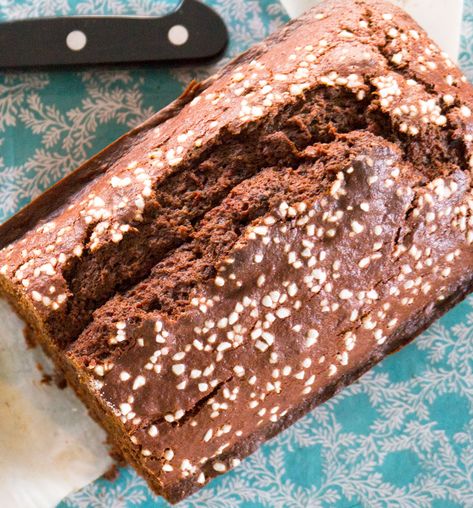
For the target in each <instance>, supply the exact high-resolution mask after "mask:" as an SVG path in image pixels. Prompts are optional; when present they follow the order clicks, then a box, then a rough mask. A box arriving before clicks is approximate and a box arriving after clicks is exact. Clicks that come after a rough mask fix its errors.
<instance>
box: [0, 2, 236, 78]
mask: <svg viewBox="0 0 473 508" xmlns="http://www.w3.org/2000/svg"><path fill="white" fill-rule="evenodd" d="M227 42H228V32H227V28H226V26H225V23H224V22H223V20H222V19H221V17H220V16H219V15H218V14H217V13H216V12H215V11H214V10H213V9H211V8H210V7H208V6H207V5H205V4H203V3H201V2H198V1H197V0H183V1H182V3H181V4H180V5H179V7H178V8H177V9H176V10H175V11H174V12H171V13H170V14H167V15H165V16H161V17H156V16H150V17H146V16H69V17H67V16H65V17H45V18H34V19H24V20H18V21H9V22H5V23H0V67H3V68H9V67H30V66H56V65H77V64H97V63H123V62H145V61H174V60H189V59H203V58H210V57H213V56H216V55H217V54H219V53H220V52H221V51H223V49H224V48H225V46H226V44H227Z"/></svg>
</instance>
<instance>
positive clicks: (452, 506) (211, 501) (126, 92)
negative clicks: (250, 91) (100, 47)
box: [0, 0, 473, 508]
mask: <svg viewBox="0 0 473 508" xmlns="http://www.w3.org/2000/svg"><path fill="white" fill-rule="evenodd" d="M206 1H207V3H208V4H210V5H213V6H214V7H215V8H216V9H217V10H218V11H219V12H220V13H221V14H222V16H223V17H224V18H225V20H226V22H227V24H228V26H229V29H230V35H231V44H230V46H229V48H228V51H227V53H226V55H225V56H224V57H223V59H222V60H220V61H219V62H216V63H213V64H212V65H210V66H209V65H206V66H198V67H178V66H167V67H163V66H146V67H144V66H139V67H138V66H135V67H133V68H131V67H130V68H127V67H115V68H101V69H99V68H93V69H92V68H90V69H88V68H84V69H76V70H68V71H54V72H47V73H46V72H41V71H38V72H27V73H19V72H7V73H5V72H3V73H0V222H2V221H3V220H6V219H7V218H8V217H9V216H11V215H12V214H13V213H15V212H16V211H17V210H18V209H19V208H21V207H22V206H23V205H25V204H26V203H28V202H29V201H30V200H31V199H32V198H34V197H35V196H36V195H38V194H39V193H41V192H42V191H43V190H44V189H46V188H48V187H49V186H50V185H52V184H53V183H54V182H55V181H57V180H58V179H59V178H61V177H62V176H63V175H65V174H67V173H68V172H69V171H71V170H73V169H74V168H75V167H76V166H78V165H79V164H80V163H81V162H82V161H84V160H85V159H87V158H88V157H89V156H91V155H92V154H94V153H95V152H96V151H98V150H99V149H100V148H102V147H104V146H105V145H106V144H107V143H108V142H110V141H112V140H113V139H115V138H116V137H117V136H118V135H120V134H122V133H123V132H125V131H126V130H128V129H129V128H130V127H132V126H134V125H136V124H137V123H139V122H140V121H141V120H143V119H145V118H146V117H148V116H150V115H151V113H152V112H153V111H156V110H158V109H159V108H161V107H162V106H164V105H165V104H167V103H168V102H170V101H171V100H172V99H173V98H175V97H176V96H177V95H178V94H179V92H180V91H181V90H182V89H183V87H184V86H185V84H186V83H187V82H188V81H189V80H190V79H192V78H197V79H199V78H202V77H204V76H206V75H208V74H209V73H211V72H212V70H213V68H215V66H219V65H222V63H223V62H224V61H225V60H227V59H228V58H230V57H231V56H232V55H234V54H237V53H239V52H240V51H242V50H243V49H245V48H246V47H248V46H250V45H251V44H252V43H253V42H254V41H256V40H259V39H262V38H263V37H265V36H266V35H267V34H269V33H270V32H272V31H273V30H275V29H276V28H277V27H278V26H280V25H281V24H282V23H283V22H284V21H285V20H286V16H285V13H284V11H283V9H282V7H281V6H280V4H279V3H278V2H277V0H206ZM175 6H176V2H172V1H170V0H168V1H159V0H20V1H18V0H0V18H1V19H13V18H24V17H30V16H38V15H42V16H45V15H59V14H72V13H78V14H97V13H103V14H107V13H115V14H163V13H164V12H166V11H169V10H172V9H173V8H175ZM460 63H461V65H462V67H463V69H464V70H465V72H466V73H467V75H469V76H470V78H472V79H473V0H466V4H465V18H464V34H463V37H462V49H461V56H460ZM472 429H473V298H470V299H469V300H467V301H465V302H463V303H461V304H460V305H458V306H457V307H456V308H455V309H454V310H453V311H451V312H450V313H449V314H448V315H447V316H445V317H444V318H443V319H441V320H440V321H439V322H437V323H435V324H434V325H433V326H432V327H431V328H430V329H429V330H428V331H427V332H426V333H424V334H423V335H422V336H421V337H420V338H419V339H417V340H416V341H415V343H413V344H411V345H410V346H408V347H407V348H405V349H404V350H402V351H401V352H399V353H397V354H396V355H394V356H391V357H389V358H387V359H386V360H385V361H384V362H382V364H381V365H379V366H378V367H376V368H375V369H374V370H373V371H371V372H370V373H368V374H366V375H365V376H364V377H363V378H362V379H361V380H360V381H359V382H358V383H355V384H354V385H352V386H351V387H349V388H348V389H346V390H345V391H343V392H342V393H341V394H339V395H338V396H337V397H335V398H334V399H332V400H331V401H329V402H328V403H326V404H324V405H323V406H322V407H320V408H318V409H316V410H315V411H313V412H312V413H311V414H309V415H308V416H306V417H305V418H303V419H302V420H301V421H299V422H298V423H297V424H296V425H294V426H293V427H292V428H290V429H288V430H287V431H285V432H284V433H282V434H281V435H280V436H279V437H277V438H276V439H274V440H272V441H271V442H269V443H267V444H266V445H264V446H263V447H262V448H261V449H260V450H259V451H258V452H257V453H255V454H254V455H253V456H251V457H250V458H248V459H247V460H245V461H243V463H242V464H241V465H240V466H239V467H238V468H236V469H235V470H234V471H232V472H230V473H228V474H226V475H224V476H222V477H220V478H218V479H217V480H215V481H214V482H212V483H211V484H210V485H208V486H207V487H205V488H204V489H202V490H201V491H200V492H198V493H197V494H195V495H193V496H192V497H190V498H189V499H188V500H186V501H184V502H182V503H181V504H180V505H179V506H180V507H182V508H184V507H185V508H204V507H205V508H237V507H238V508H259V507H269V508H272V507H275V508H302V507H314V508H315V507H336V508H349V507H358V506H360V507H370V508H371V507H373V508H377V507H380V508H384V507H399V508H423V507H425V508H427V507H433V508H460V507H473V430H472ZM0 504H1V503H0ZM165 506H167V504H166V503H165V502H164V501H163V500H162V499H158V498H156V497H155V496H154V495H153V494H152V493H151V492H150V491H149V489H148V488H147V487H146V485H145V483H144V482H143V481H142V480H141V479H140V478H139V477H138V476H137V475H136V474H135V473H134V472H133V471H132V470H131V469H129V468H124V469H121V470H120V474H119V476H118V478H117V479H116V480H115V481H113V482H109V481H107V480H103V479H100V480H98V481H96V482H94V483H93V484H91V485H89V486H87V487H86V488H84V489H82V490H81V491H79V492H77V493H74V494H72V495H71V496H70V497H68V498H67V499H65V500H64V501H63V502H62V503H60V505H59V507H58V508H135V507H136V508H150V507H157V508H159V507H165Z"/></svg>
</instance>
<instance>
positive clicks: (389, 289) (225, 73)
mask: <svg viewBox="0 0 473 508" xmlns="http://www.w3.org/2000/svg"><path fill="white" fill-rule="evenodd" d="M472 107H473V96H472V88H471V86H470V85H469V84H468V83H467V82H466V79H465V78H464V76H462V74H461V73H460V71H459V70H458V69H457V68H456V67H455V66H454V65H453V63H452V62H451V61H450V60H449V58H448V56H447V55H445V54H444V53H442V52H441V51H440V50H439V49H438V48H437V47H436V46H435V44H434V43H432V41H431V40H430V39H428V37H427V36H426V34H425V33H424V32H423V31H422V29H420V28H419V27H418V26H417V25H416V24H415V23H414V22H413V21H412V19H411V18H410V17H409V16H408V15H407V14H405V13H404V12H402V11H401V10H399V9H398V8H396V7H394V6H392V5H391V4H388V3H384V2H378V1H374V0H354V1H352V2H346V1H344V0H343V1H342V0H332V1H329V2H326V3H324V4H322V5H320V6H318V7H316V8H314V9H313V10H311V11H309V12H308V13H307V14H306V15H304V16H303V17H301V18H300V19H298V20H296V21H293V22H291V23H289V24H288V25H287V26H286V27H285V28H283V29H282V30H281V31H279V32H278V33H276V34H274V35H273V36H271V37H270V38H269V39H267V40H266V41H264V42H263V43H261V44H259V45H257V46H255V47H254V48H252V49H251V50H249V51H248V52H246V53H244V54H243V55H241V56H240V57H239V58H237V59H236V60H234V61H233V62H231V63H230V64H229V65H228V66H226V67H225V68H224V69H222V71H220V72H219V73H218V74H217V75H215V76H213V77H211V78H209V79H208V80H207V81H205V82H204V83H201V84H192V85H191V86H190V87H189V88H188V90H187V91H186V92H185V93H184V95H183V96H182V97H181V98H180V99H178V100H177V101H176V102H175V103H173V104H171V105H170V106H169V107H168V108H166V109H165V110H163V111H162V112H160V113H158V114H157V115H155V116H154V117H153V118H151V119H150V120H149V121H148V122H146V123H145V124H143V125H142V126H140V127H138V128H137V129H135V130H134V131H132V132H131V133H129V134H128V135H126V136H125V137H123V138H122V139H120V140H118V141H117V142H116V143H115V144H113V145H111V146H110V147H109V148H107V149H106V150H104V151H103V152H102V153H101V154H99V155H98V156H97V157H95V158H94V159H92V160H91V161H89V162H88V163H86V164H85V165H84V166H83V167H81V168H79V169H78V170H77V171H76V172H75V173H73V174H72V175H71V176H69V177H67V178H66V179H64V180H63V181H61V182H60V183H59V184H57V185H56V186H55V187H53V188H52V189H51V190H50V191H48V192H46V193H45V194H44V195H43V196H42V197H40V198H39V199H38V200H36V201H35V202H33V203H32V204H31V205H30V206H28V207H27V208H25V209H24V210H23V211H22V212H20V213H19V214H18V215H17V216H15V217H14V218H12V219H11V220H10V221H9V222H7V223H6V224H4V225H3V226H2V227H0V247H2V250H1V251H0V288H1V290H2V291H3V293H4V294H5V295H7V296H8V297H9V298H10V300H11V301H12V303H13V304H14V305H15V307H16V308H17V309H18V311H19V312H20V313H21V314H22V315H23V316H24V317H25V319H26V320H27V322H28V324H29V325H30V326H31V327H32V328H33V330H34V331H35V334H36V336H37V341H38V342H39V343H40V344H41V345H42V346H43V347H44V349H45V350H46V351H47V352H48V354H49V355H50V356H51V357H52V358H53V359H54V361H55V362H56V364H57V366H58V368H60V369H61V370H62V371H63V372H64V374H65V376H66V378H67V379H68V382H69V383H70V384H71V386H72V387H73V388H74V389H75V390H76V391H77V393H78V394H79V395H80V397H81V398H82V400H83V401H84V403H85V404H86V405H87V406H88V408H89V409H90V412H91V414H92V416H93V417H94V418H96V419H97V420H98V421H99V422H100V423H101V424H102V425H103V426H104V428H105V429H106V430H107V431H108V433H109V436H110V439H111V441H112V442H113V443H114V445H115V446H116V447H117V448H118V449H119V450H120V452H121V453H122V454H123V456H124V457H125V458H126V459H127V460H128V461H129V462H130V463H131V464H132V465H133V466H134V467H135V468H136V469H137V471H138V472H139V473H140V474H142V475H143V476H144V477H145V478H146V480H147V481H148V483H149V484H150V486H151V487H152V488H153V490H154V491H155V492H157V493H158V494H161V495H163V496H165V497H166V498H167V499H169V500H170V501H172V502H176V501H178V500H180V499H182V498H183V497H185V496H186V495H188V494H189V493H191V492H193V491H194V490H196V489H197V488H199V487H201V486H202V485H204V484H205V483H206V482H208V481H209V480H210V479H211V478H212V477H214V476H216V475H218V474H220V473H222V472H225V471H226V470H228V469H230V468H232V467H234V466H235V465H237V464H238V463H239V461H240V460H241V459H242V458H244V457H245V456H246V455H248V454H249V453H251V452H252V451H253V450H254V449H255V448H256V447H257V446H258V445H259V444H260V443H262V442H263V441H265V440H266V439H268V438H270V437H271V436H273V435H275V434H276V433H278V432H279V431H281V430H282V429H284V428H285V427H287V426H288V425H290V424H291V423H292V422H294V421H295V420H296V419H297V418H299V417H300V416H301V415H303V414H304V413H305V412H307V411H308V410H309V409H311V408H313V407H314V406H316V405H317V404H319V403H321V402H323V401H324V400H326V399H327V398H328V397H330V396H332V395H333V394H334V393H336V392H337V391H338V390H339V389H341V388H342V387H343V386H345V385H347V384H349V383H351V382H353V381H354V380H355V379H357V378H358V377H359V376H360V375H361V374H362V373H363V372H365V371H366V370H367V369H369V368H370V367H371V366H372V365H374V364H375V363H377V362H378V361H379V360H381V359H382V358H383V357H384V356H385V355H386V354H387V353H389V352H391V351H394V350H395V349H397V348H399V347H400V346H402V345H403V344H405V343H407V342H408V341H409V340H411V339H412V338H413V337H415V336H416V335H417V334H418V333H420V332H421V331H422V330H423V329H425V327H427V326H428V325H429V324H430V323H431V322H432V321H433V320H434V319H436V318H437V317H438V316H439V315H441V314H442V313H443V312H445V311H446V310H447V309H448V308H450V307H451V306H452V305H453V304H454V303H455V302H457V301H458V300H460V299H461V298H463V297H464V296H465V295H466V294H467V293H468V292H469V291H470V290H471V285H472V281H471V279H472V278H473V270H472V267H473V252H472V249H471V243H472V242H473V218H472V210H473V194H472V187H471V170H472V167H473V158H472V156H473V151H472V141H473V123H472V118H471V109H470V108H472ZM184 443H185V446H183V444H184Z"/></svg>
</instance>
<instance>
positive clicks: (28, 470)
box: [0, 299, 111, 508]
mask: <svg viewBox="0 0 473 508" xmlns="http://www.w3.org/2000/svg"><path fill="white" fill-rule="evenodd" d="M23 326H24V325H23V323H22V322H21V320H20V319H19V318H18V317H17V316H16V315H15V313H14V312H13V310H12V309H11V308H10V307H9V306H8V305H7V303H6V302H5V301H3V300H1V299H0V507H1V508H52V507H53V506H55V505H56V504H57V503H58V502H59V501H60V500H61V499H62V498H63V497H65V496H66V495H67V494H69V493H70V492H71V491H73V490H76V489H78V488H80V487H82V486H84V485H86V484H87V483H89V482H91V481H93V480H94V479H96V478H97V477H98V476H100V475H101V474H102V473H104V472H105V471H106V470H107V468H108V467H109V466H110V464H111V459H110V457H109V455H108V451H107V448H106V447H105V445H104V444H103V443H104V440H105V433H104V432H103V431H102V430H101V429H100V428H99V427H98V426H97V425H96V424H95V423H94V422H93V421H92V419H91V418H90V417H89V416H88V415H87V413H86V410H85V408H84V406H83V405H82V404H81V403H80V401H79V400H78V399H77V398H76V396H75V395H74V394H73V393H72V390H71V389H69V388H67V389H65V390H59V389H58V388H57V387H56V386H54V385H51V386H50V385H45V384H42V383H41V377H42V374H41V372H39V370H38V368H37V366H36V363H37V362H40V363H41V365H43V366H44V367H45V368H46V370H47V371H49V372H52V367H51V364H50V362H49V361H48V360H47V359H46V358H45V356H44V355H43V354H42V353H41V351H39V350H38V349H37V348H36V349H34V350H31V349H27V347H26V343H25V339H24V337H23V331H22V330H23Z"/></svg>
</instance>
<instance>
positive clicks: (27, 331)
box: [23, 325, 37, 349]
mask: <svg viewBox="0 0 473 508" xmlns="http://www.w3.org/2000/svg"><path fill="white" fill-rule="evenodd" d="M23 337H24V338H25V342H26V347H27V348H28V349H33V348H35V347H36V345H37V343H36V337H35V332H34V330H33V328H31V326H28V325H25V327H24V328H23Z"/></svg>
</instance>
